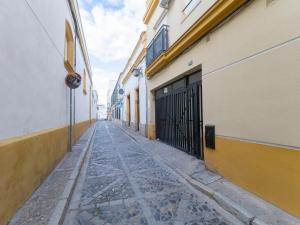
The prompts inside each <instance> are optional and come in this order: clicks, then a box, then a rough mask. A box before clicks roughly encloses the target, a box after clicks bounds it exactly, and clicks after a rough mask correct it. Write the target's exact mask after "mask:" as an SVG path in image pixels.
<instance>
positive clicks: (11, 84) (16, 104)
mask: <svg viewBox="0 0 300 225" xmlns="http://www.w3.org/2000/svg"><path fill="white" fill-rule="evenodd" d="M66 19H67V20H68V21H69V22H70V24H71V25H72V24H73V23H72V18H71V14H70V9H69V6H68V4H67V1H66V0H43V1H33V0H27V1H25V0H15V1H14V2H13V3H12V1H9V0H3V1H1V3H0V30H1V35H0V49H1V51H0V68H1V73H0V78H1V82H0V102H1V110H0V140H1V139H7V138H11V137H15V136H21V135H24V134H28V133H32V132H37V131H41V130H45V129H49V128H58V127H63V126H66V125H68V123H69V90H68V88H67V87H66V85H65V76H66V74H67V71H66V69H65V67H64V40H65V20H66ZM72 27H73V26H72ZM73 33H74V32H73ZM77 59H78V61H77V62H78V65H79V71H78V72H80V73H81V71H82V68H83V65H84V64H83V61H82V53H81V49H80V45H78V44H77ZM77 92H78V94H76V97H77V99H78V101H76V103H77V104H76V105H77V107H76V109H77V110H78V111H77V114H76V118H78V119H77V121H83V120H87V119H88V107H87V105H88V104H89V100H88V98H87V97H85V96H83V94H82V91H80V90H78V91H76V93H77ZM79 92H80V93H79Z"/></svg>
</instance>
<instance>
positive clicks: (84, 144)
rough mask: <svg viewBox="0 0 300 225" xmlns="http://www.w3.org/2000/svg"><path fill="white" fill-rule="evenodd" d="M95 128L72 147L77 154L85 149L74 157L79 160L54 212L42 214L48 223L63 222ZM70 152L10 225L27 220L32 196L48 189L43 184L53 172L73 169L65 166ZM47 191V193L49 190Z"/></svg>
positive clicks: (48, 179)
mask: <svg viewBox="0 0 300 225" xmlns="http://www.w3.org/2000/svg"><path fill="white" fill-rule="evenodd" d="M95 128H96V125H95V124H94V125H93V126H92V127H90V128H89V129H88V130H87V131H86V132H85V133H84V134H83V135H82V136H81V138H80V139H79V141H78V142H77V143H76V144H75V145H74V146H73V147H72V149H73V153H75V154H76V153H78V152H77V151H79V150H80V149H83V150H82V151H81V153H80V155H79V156H77V157H75V158H74V159H76V160H78V161H77V163H76V165H75V167H73V168H72V170H73V171H72V172H71V173H70V175H69V177H68V179H67V181H66V182H65V183H64V189H63V192H62V193H61V195H60V196H59V197H58V198H57V199H56V203H55V205H53V206H54V210H53V212H52V214H51V215H50V214H48V215H41V217H43V218H44V219H47V218H50V219H49V221H48V223H47V224H48V225H59V224H61V222H62V220H63V218H64V214H65V210H66V209H67V206H68V204H69V201H70V200H71V197H72V193H73V190H74V187H75V185H76V181H77V178H78V176H79V173H80V170H81V167H82V164H83V162H84V159H85V156H86V154H87V152H88V150H89V148H90V145H91V143H92V140H93V137H94V134H95ZM87 135H89V136H88V138H87ZM83 140H84V141H83ZM70 154H72V153H69V154H67V155H66V156H65V157H64V158H63V159H62V160H61V161H60V162H59V163H58V165H57V166H56V168H55V169H54V170H53V171H52V172H51V173H50V175H49V176H48V177H47V179H46V180H45V181H43V183H42V184H41V186H40V187H39V188H38V189H37V190H36V191H35V192H34V193H33V194H32V196H31V197H30V198H29V200H28V201H27V202H25V203H24V205H23V206H22V207H21V208H20V209H19V210H18V212H17V213H16V214H15V216H14V217H13V218H12V220H11V222H10V223H9V224H10V225H14V224H20V223H21V224H23V223H22V221H26V220H27V219H28V218H27V217H28V215H26V212H25V211H26V210H28V208H27V209H26V207H31V206H30V205H32V202H30V200H31V199H32V197H35V196H39V195H40V194H39V193H40V192H41V191H43V190H44V189H45V188H46V189H47V186H45V185H43V184H45V182H49V181H50V180H51V178H53V174H55V172H63V171H70V170H71V169H70V168H69V167H68V168H63V166H64V163H67V161H68V159H69V158H68V157H70ZM51 182H54V183H55V180H54V181H53V180H51ZM50 191H51V190H50ZM45 192H46V193H47V190H46V191H45ZM44 196H45V199H44V201H47V194H44ZM28 203H29V204H28ZM31 210H32V208H31V209H30V208H29V211H31ZM33 210H34V209H33ZM51 211H52V210H51ZM23 212H25V213H23ZM49 213H51V212H49ZM24 214H25V216H24ZM26 216H27V217H26ZM24 217H25V218H24ZM44 222H46V221H44ZM44 222H43V223H44Z"/></svg>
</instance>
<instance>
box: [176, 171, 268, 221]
mask: <svg viewBox="0 0 300 225" xmlns="http://www.w3.org/2000/svg"><path fill="white" fill-rule="evenodd" d="M173 169H174V170H175V171H176V173H178V174H179V175H180V176H181V177H183V178H184V179H185V180H186V181H187V182H188V183H189V184H190V185H192V186H193V187H194V188H196V189H197V190H199V191H201V192H202V193H204V194H205V195H207V196H208V197H210V198H212V199H213V200H215V201H216V202H217V203H218V204H219V205H220V206H221V207H222V208H224V209H225V210H226V211H228V212H229V213H231V214H232V215H233V216H235V217H236V218H237V219H239V220H240V221H241V222H243V223H244V224H246V225H268V224H266V223H265V222H263V221H261V220H260V219H258V218H256V217H255V215H253V214H252V213H250V212H249V211H248V210H246V209H244V208H243V207H241V206H240V205H238V204H237V203H235V202H234V201H232V200H231V199H229V198H227V197H225V196H224V195H222V194H221V193H219V192H216V191H214V190H213V189H211V188H210V187H208V186H206V185H204V184H202V183H200V182H198V181H196V180H195V179H193V178H191V177H190V176H188V175H186V174H184V173H182V172H181V171H180V170H179V169H176V168H173Z"/></svg>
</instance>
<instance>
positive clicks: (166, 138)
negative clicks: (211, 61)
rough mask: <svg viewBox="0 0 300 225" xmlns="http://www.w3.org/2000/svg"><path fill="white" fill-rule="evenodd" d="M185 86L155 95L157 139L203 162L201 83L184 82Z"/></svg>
mask: <svg viewBox="0 0 300 225" xmlns="http://www.w3.org/2000/svg"><path fill="white" fill-rule="evenodd" d="M184 84H185V85H184V86H182V87H180V88H172V86H169V87H168V89H169V90H168V89H166V88H164V89H161V93H157V95H156V107H155V108H156V127H157V129H156V135H157V138H158V139H160V140H161V141H163V142H166V143H168V144H170V145H172V146H174V147H176V148H178V149H180V150H183V151H185V152H187V153H189V154H192V155H194V156H197V157H199V158H202V159H203V151H202V143H203V142H202V136H203V135H202V119H201V118H202V110H201V108H202V107H201V106H202V104H201V98H202V97H201V93H202V91H201V82H195V83H191V84H190V83H189V80H188V78H185V79H184ZM166 92H167V93H166Z"/></svg>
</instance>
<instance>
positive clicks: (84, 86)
mask: <svg viewBox="0 0 300 225" xmlns="http://www.w3.org/2000/svg"><path fill="white" fill-rule="evenodd" d="M83 94H85V95H86V94H87V91H86V72H85V69H84V70H83Z"/></svg>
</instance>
